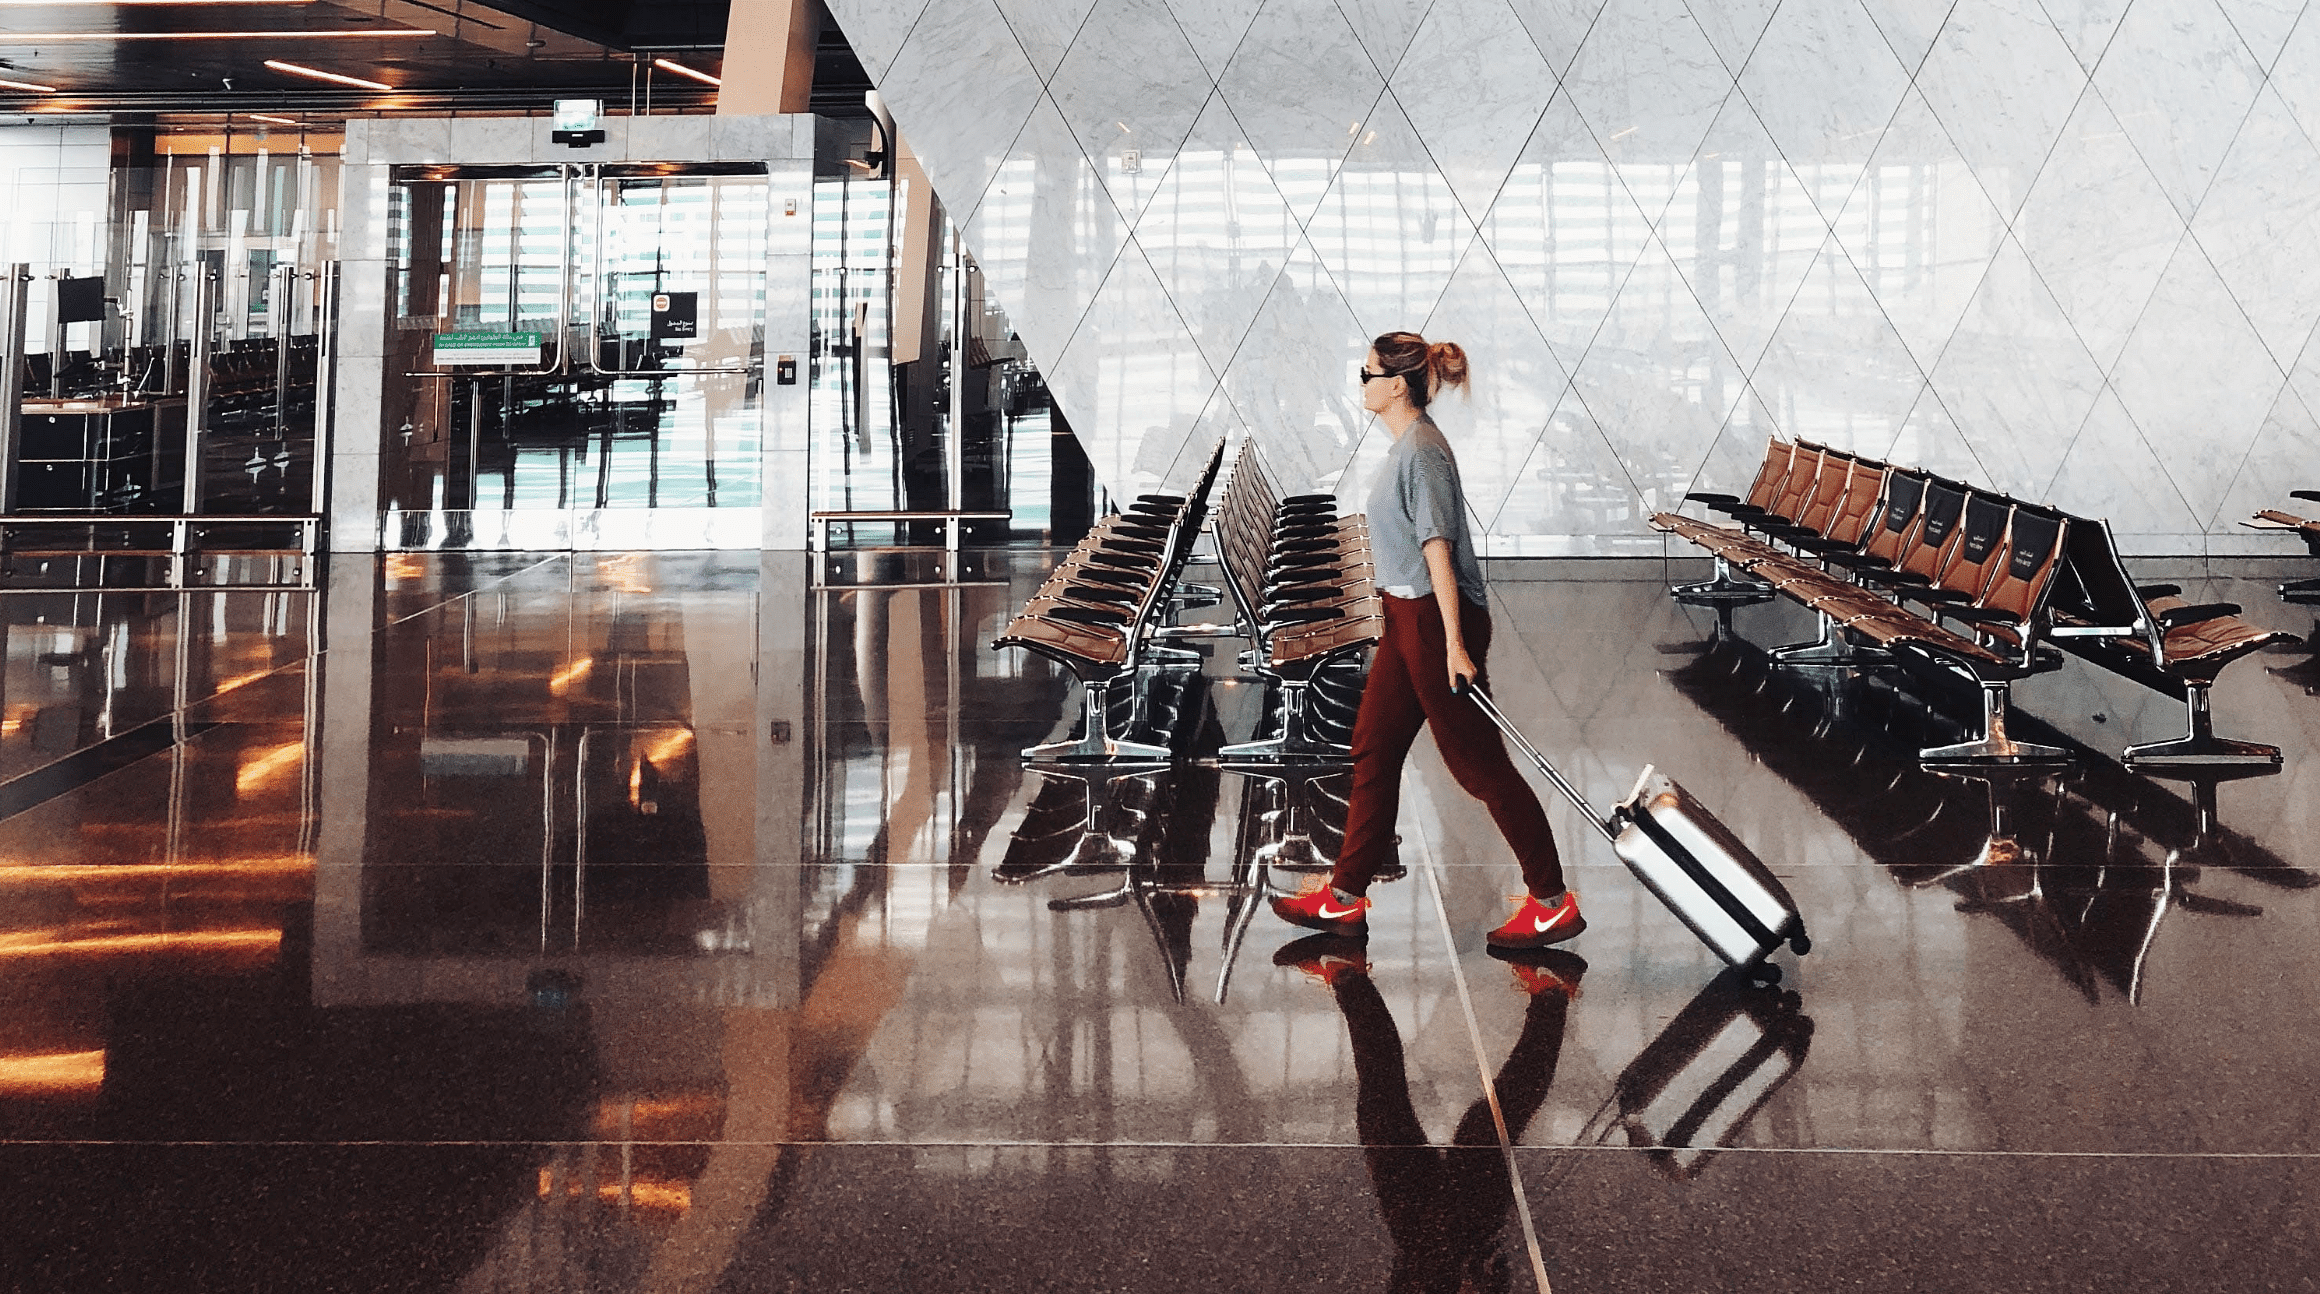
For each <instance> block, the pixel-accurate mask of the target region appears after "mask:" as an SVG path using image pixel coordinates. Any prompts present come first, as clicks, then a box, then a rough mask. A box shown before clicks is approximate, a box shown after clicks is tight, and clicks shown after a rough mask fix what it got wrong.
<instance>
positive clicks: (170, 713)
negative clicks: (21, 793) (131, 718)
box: [0, 557, 557, 818]
mask: <svg viewBox="0 0 2320 1294" xmlns="http://www.w3.org/2000/svg"><path fill="white" fill-rule="evenodd" d="M555 560H557V558H555V557H551V558H548V559H546V560H544V561H541V562H537V563H534V564H533V565H531V566H528V567H525V568H524V569H523V570H522V571H518V572H513V573H511V574H509V575H507V576H503V577H501V578H502V579H513V578H515V577H516V576H518V575H522V574H525V573H528V572H530V571H534V570H537V569H539V568H540V567H541V566H545V565H547V564H548V563H549V562H552V561H555ZM495 582H496V581H495ZM490 588H491V583H486V584H483V585H479V586H478V587H476V588H473V589H468V590H466V591H464V592H461V593H457V594H454V595H452V596H450V597H448V598H446V599H444V600H443V601H442V602H438V603H435V604H433V605H432V606H430V607H428V608H426V609H425V610H422V611H418V612H414V613H412V614H413V615H424V614H426V612H427V611H433V610H439V609H441V608H442V607H445V606H448V605H450V604H452V603H454V602H457V601H458V600H459V599H461V598H464V597H471V596H473V595H474V594H476V593H480V592H485V591H487V590H489V589H490ZM301 591H304V592H309V593H312V594H314V595H316V596H319V595H320V592H319V590H301ZM409 618H410V617H404V619H409ZM387 623H388V624H396V623H400V621H396V620H390V621H388V622H387ZM328 653H329V648H327V647H312V648H311V649H310V650H308V651H307V652H306V654H304V655H302V656H299V657H297V658H295V659H293V660H286V661H284V662H282V663H281V664H279V665H275V666H273V667H272V668H269V669H265V670H262V671H258V672H256V673H253V674H251V675H248V676H245V677H243V678H241V679H238V680H236V682H235V685H234V686H233V687H232V688H229V689H226V690H224V691H217V692H211V693H208V694H206V695H204V696H201V697H197V698H194V699H192V700H189V701H188V702H186V704H185V705H183V706H181V707H175V708H172V709H169V710H164V711H161V712H159V713H157V714H155V715H154V716H153V717H152V718H149V719H147V720H145V721H144V722H142V723H139V724H137V725H136V726H134V727H131V728H127V729H124V730H122V731H120V732H117V733H115V734H113V735H112V736H110V737H108V738H106V739H105V740H103V741H100V742H96V743H94V744H91V745H88V746H83V747H81V748H80V749H79V750H75V751H71V752H69V753H67V754H64V755H60V756H58V757H57V758H55V759H53V760H50V761H49V762H47V763H45V764H41V765H38V766H36V767H33V768H28V769H25V770H24V771H22V772H20V773H17V774H16V775H14V776H13V777H10V778H8V779H7V782H6V783H0V790H5V788H6V786H9V785H15V784H18V783H24V782H26V781H27V779H36V778H40V777H43V776H47V775H50V774H52V773H53V772H54V771H55V770H56V769H58V768H59V767H60V766H63V765H66V764H69V763H71V762H72V761H74V760H82V761H87V760H90V759H91V758H96V759H99V760H101V759H102V756H101V755H98V754H97V753H96V752H101V751H103V750H105V749H106V748H107V747H108V746H111V745H112V744H113V743H115V742H122V741H130V742H134V741H137V740H139V739H141V738H144V737H147V736H150V735H151V734H152V733H153V732H155V731H156V730H157V729H159V728H161V727H162V726H164V725H168V726H171V727H173V728H174V726H175V725H176V724H178V723H179V722H180V721H181V720H185V719H187V718H189V717H190V716H192V715H195V714H197V713H199V712H201V711H203V710H206V709H210V708H212V707H214V706H216V705H218V704H219V703H220V702H221V701H223V700H224V699H225V698H227V697H230V696H232V695H233V693H235V692H240V691H243V690H245V689H247V688H250V687H253V686H256V685H258V684H261V683H264V682H266V681H267V680H270V679H273V678H277V677H279V676H281V675H283V674H285V673H287V672H291V671H296V670H301V669H305V668H308V667H309V666H311V665H312V664H314V663H315V662H316V661H318V660H320V659H321V658H322V657H323V656H325V655H327V654H328ZM268 722H279V723H281V724H284V725H288V724H290V723H292V722H293V721H291V720H279V721H268ZM191 726H192V728H193V730H192V731H190V732H188V733H187V741H188V742H190V741H193V740H197V739H199V738H200V737H202V736H203V735H205V734H206V733H208V732H209V731H211V730H212V729H215V728H218V727H222V726H227V725H225V724H221V723H218V722H199V723H196V724H193V725H191ZM240 726H251V725H250V724H247V723H244V724H242V725H240ZM182 744H185V743H181V742H177V741H171V742H168V743H167V744H165V745H162V746H160V747H158V748H156V749H154V750H152V751H149V752H147V753H146V754H144V755H141V756H139V757H138V758H137V760H135V761H132V762H142V761H143V760H145V759H149V758H151V757H152V756H153V755H158V754H162V753H165V752H167V751H168V750H170V749H173V748H175V747H177V746H179V745H182ZM126 767H127V765H126V764H124V765H121V766H119V767H114V768H110V769H107V770H106V771H105V773H104V774H103V776H110V775H112V774H114V773H119V772H122V771H124V770H125V769H126ZM91 780H92V781H94V780H97V779H91ZM85 785H87V783H82V786H85ZM79 789H81V787H78V786H76V787H69V788H66V789H64V790H63V791H60V792H58V793H57V794H62V795H69V794H71V793H72V792H73V791H75V790H79ZM54 798H56V797H55V795H50V796H44V797H42V798H41V799H40V800H38V801H36V802H33V803H29V804H24V805H20V806H18V807H16V808H14V809H10V810H7V811H6V812H5V813H0V818H6V817H13V816H15V815H16V814H17V813H23V812H27V811H29V810H31V809H34V808H37V807H39V805H40V804H43V803H46V802H47V801H48V800H49V799H54Z"/></svg>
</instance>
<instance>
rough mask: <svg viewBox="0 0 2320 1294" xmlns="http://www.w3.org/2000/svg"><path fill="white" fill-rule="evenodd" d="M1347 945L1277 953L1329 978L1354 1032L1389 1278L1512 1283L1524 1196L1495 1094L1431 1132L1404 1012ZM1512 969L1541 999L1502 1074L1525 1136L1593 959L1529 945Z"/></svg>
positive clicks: (1417, 1290) (1420, 1284) (1505, 1095)
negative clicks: (1406, 1055) (1413, 1074)
mask: <svg viewBox="0 0 2320 1294" xmlns="http://www.w3.org/2000/svg"><path fill="white" fill-rule="evenodd" d="M1330 945H1336V946H1337V947H1338V949H1339V950H1338V951H1332V950H1331V948H1330ZM1342 948H1343V945H1342V942H1341V941H1339V940H1334V939H1331V938H1329V937H1328V936H1325V935H1324V936H1310V937H1307V938H1304V939H1299V940H1297V941H1296V942H1295V943H1292V944H1290V945H1288V946H1287V947H1285V948H1283V949H1282V950H1281V951H1280V953H1279V954H1277V955H1276V957H1275V960H1276V961H1278V962H1281V963H1283V964H1286V965H1294V966H1297V967H1299V968H1300V969H1302V970H1304V971H1305V972H1306V973H1307V974H1310V975H1313V976H1314V977H1316V978H1318V979H1320V980H1322V981H1323V982H1324V983H1326V984H1328V985H1329V988H1330V990H1331V992H1333V993H1334V994H1335V995H1336V997H1337V1006H1338V1009H1339V1010H1341V1011H1343V1012H1344V1013H1345V1028H1346V1032H1347V1034H1348V1035H1349V1036H1350V1037H1351V1039H1352V1043H1353V1073H1354V1090H1355V1095H1354V1127H1355V1130H1356V1132H1357V1133H1358V1134H1359V1135H1360V1137H1361V1144H1362V1158H1363V1160H1364V1161H1365V1162H1366V1163H1367V1165H1368V1167H1369V1176H1370V1183H1371V1185H1372V1186H1374V1187H1375V1188H1376V1189H1377V1199H1378V1211H1379V1212H1380V1213H1382V1214H1384V1215H1385V1223H1386V1233H1387V1234H1388V1235H1390V1236H1391V1237H1393V1242H1394V1269H1393V1276H1392V1278H1391V1280H1390V1282H1389V1283H1388V1285H1387V1287H1386V1288H1387V1289H1389V1290H1391V1291H1393V1292H1394V1294H1451V1292H1452V1291H1458V1290H1477V1291H1496V1290H1504V1289H1507V1288H1509V1287H1510V1286H1511V1285H1512V1283H1513V1272H1512V1270H1511V1267H1510V1265H1509V1261H1508V1254H1507V1246H1506V1245H1505V1244H1503V1243H1501V1241H1500V1233H1501V1232H1503V1231H1504V1230H1505V1228H1506V1221H1507V1213H1508V1211H1509V1209H1510V1208H1511V1207H1512V1206H1513V1203H1514V1182H1513V1179H1512V1178H1510V1177H1509V1176H1508V1175H1507V1162H1506V1155H1505V1154H1504V1152H1502V1151H1501V1150H1500V1149H1499V1144H1498V1128H1497V1126H1496V1125H1495V1123H1494V1122H1493V1120H1492V1119H1491V1117H1490V1104H1489V1102H1488V1101H1487V1100H1478V1101H1476V1102H1475V1103H1474V1104H1473V1105H1471V1106H1469V1107H1467V1110H1466V1114H1465V1117H1463V1118H1461V1119H1459V1121H1458V1128H1457V1131H1455V1132H1453V1133H1452V1134H1451V1137H1450V1144H1449V1145H1448V1146H1434V1145H1430V1144H1428V1142H1427V1139H1426V1129H1425V1127H1424V1125H1422V1124H1421V1123H1419V1122H1418V1111H1417V1107H1416V1106H1415V1105H1413V1104H1412V1103H1411V1101H1410V1079H1409V1073H1408V1071H1407V1069H1406V1067H1405V1066H1404V1063H1403V1059H1402V1035H1401V1032H1400V1031H1399V1030H1398V1029H1396V1028H1395V1027H1394V1017H1393V1013H1392V1012H1390V1011H1388V1010H1387V1009H1386V1001H1385V998H1384V996H1383V995H1381V994H1380V993H1379V992H1378V990H1377V986H1376V985H1375V984H1373V983H1371V982H1370V977H1369V962H1368V959H1367V958H1366V957H1363V956H1362V955H1361V954H1360V953H1358V952H1353V953H1347V952H1344V951H1342ZM1512 970H1513V972H1514V976H1515V982H1516V984H1518V985H1519V986H1521V987H1522V988H1523V989H1524V990H1525V991H1526V992H1528V993H1529V994H1530V995H1531V1001H1530V1008H1529V1010H1528V1011H1527V1012H1525V1013H1524V1015H1523V1027H1522V1033H1521V1035H1520V1036H1519V1037H1517V1038H1516V1039H1515V1044H1514V1049H1513V1050H1512V1051H1510V1052H1508V1053H1507V1057H1506V1063H1505V1064H1504V1065H1501V1066H1499V1070H1498V1077H1497V1080H1496V1085H1497V1089H1498V1102H1499V1109H1500V1110H1501V1111H1502V1112H1503V1113H1504V1114H1505V1116H1506V1131H1507V1135H1508V1136H1509V1137H1511V1138H1515V1139H1520V1138H1521V1136H1522V1135H1523V1130H1524V1129H1525V1128H1526V1127H1528V1126H1529V1124H1530V1121H1531V1118H1532V1116H1533V1115H1536V1114H1537V1113H1538V1111H1539V1107H1540V1106H1542V1105H1544V1104H1545V1103H1546V1099H1547V1089H1548V1088H1549V1087H1550V1086H1552V1085H1553V1083H1554V1081H1555V1067H1556V1065H1557V1063H1558V1062H1559V1061H1560V1060H1561V1058H1562V1053H1563V1029H1564V1025H1565V1023H1566V1022H1567V1020H1568V1019H1569V1014H1570V1007H1571V999H1572V998H1573V997H1576V996H1577V995H1578V992H1579V977H1580V976H1582V975H1584V974H1586V972H1587V963H1586V961H1585V960H1584V959H1582V958H1581V957H1580V956H1579V955H1578V954H1577V953H1573V952H1569V951H1566V950H1563V949H1554V950H1549V951H1545V952H1538V953H1531V954H1527V955H1526V956H1525V958H1524V960H1522V961H1520V962H1517V963H1516V964H1515V965H1514V966H1513V967H1512Z"/></svg>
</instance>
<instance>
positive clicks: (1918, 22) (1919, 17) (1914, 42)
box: [1861, 0, 2123, 75]
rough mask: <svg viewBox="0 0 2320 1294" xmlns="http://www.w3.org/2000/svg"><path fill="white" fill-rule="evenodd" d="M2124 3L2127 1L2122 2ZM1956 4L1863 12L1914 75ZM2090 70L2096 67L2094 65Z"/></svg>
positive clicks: (1933, 2)
mask: <svg viewBox="0 0 2320 1294" xmlns="http://www.w3.org/2000/svg"><path fill="white" fill-rule="evenodd" d="M2121 2H2122V3H2123V0H2121ZM1952 3H1953V0H1861V8H1862V9H1863V10H1865V11H1866V12H1867V13H1868V15H1869V21H1871V22H1873V23H1875V24H1877V31H1878V33H1879V34H1880V35H1882V36H1883V37H1884V38H1885V46H1886V48H1888V49H1890V50H1892V51H1893V57H1895V58H1897V59H1900V60H1901V66H1903V67H1905V68H1907V69H1909V71H1910V73H1911V74H1912V75H1914V74H1915V73H1916V71H1917V69H1918V68H1919V67H1921V66H1923V65H1924V63H1925V56H1926V53H1927V51H1929V50H1931V49H1932V48H1933V38H1934V37H1935V36H1937V35H1939V34H1940V32H1941V23H1942V20H1943V19H1944V18H1947V17H1948V16H1949V11H1950V6H1951V4H1952ZM2088 66H2089V67H2091V66H2093V64H2092V63H2091V62H2090V63H2089V64H2088Z"/></svg>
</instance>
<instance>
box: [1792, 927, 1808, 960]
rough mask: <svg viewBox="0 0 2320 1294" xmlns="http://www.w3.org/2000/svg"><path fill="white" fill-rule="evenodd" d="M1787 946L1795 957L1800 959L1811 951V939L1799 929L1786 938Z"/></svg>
mask: <svg viewBox="0 0 2320 1294" xmlns="http://www.w3.org/2000/svg"><path fill="white" fill-rule="evenodd" d="M1788 946H1789V949H1790V950H1791V951H1793V952H1794V953H1795V954H1796V955H1797V956H1799V957H1802V956H1804V955H1805V954H1806V953H1809V952H1811V951H1812V939H1811V938H1810V937H1808V936H1807V935H1806V934H1805V932H1804V931H1803V930H1802V929H1799V930H1798V931H1797V932H1796V933H1795V934H1793V935H1790V936H1789V937H1788Z"/></svg>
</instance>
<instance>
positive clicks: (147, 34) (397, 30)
mask: <svg viewBox="0 0 2320 1294" xmlns="http://www.w3.org/2000/svg"><path fill="white" fill-rule="evenodd" d="M435 34H436V33H435V31H434V29H432V28H418V27H376V28H368V29H365V30H363V31H35V32H23V33H7V34H0V45H53V44H57V43H58V42H61V41H101V40H344V39H347V38H350V37H368V38H370V39H372V40H381V39H385V38H387V37H390V36H433V35H435Z"/></svg>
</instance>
